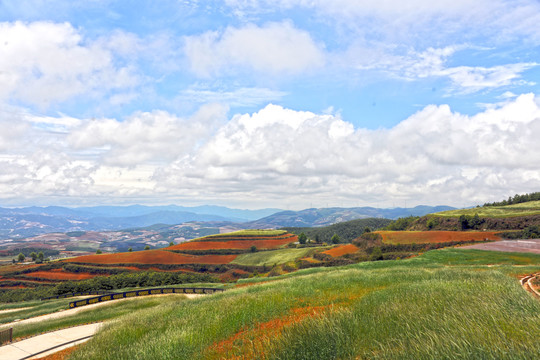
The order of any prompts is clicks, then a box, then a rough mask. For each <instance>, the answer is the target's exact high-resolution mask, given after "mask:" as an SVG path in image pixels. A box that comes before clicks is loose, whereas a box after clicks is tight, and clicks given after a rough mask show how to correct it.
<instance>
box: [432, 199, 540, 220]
mask: <svg viewBox="0 0 540 360" xmlns="http://www.w3.org/2000/svg"><path fill="white" fill-rule="evenodd" d="M475 214H478V216H480V217H496V218H498V217H515V216H529V215H539V214H540V201H529V202H524V203H521V204H515V205H507V206H485V207H479V208H471V209H459V210H449V211H443V212H439V213H435V214H431V216H447V217H459V216H460V215H470V216H474V215H475Z"/></svg>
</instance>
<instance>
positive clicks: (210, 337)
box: [72, 253, 540, 359]
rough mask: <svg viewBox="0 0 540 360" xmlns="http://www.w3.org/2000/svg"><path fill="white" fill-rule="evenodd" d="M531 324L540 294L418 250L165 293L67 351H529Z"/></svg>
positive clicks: (186, 355)
mask: <svg viewBox="0 0 540 360" xmlns="http://www.w3.org/2000/svg"><path fill="white" fill-rule="evenodd" d="M451 255H452V254H450V253H446V254H445V256H446V257H447V259H446V260H448V258H450V257H451ZM458 255H459V253H454V254H453V256H458ZM443 257H444V256H443ZM443 260H444V259H443ZM505 266H508V265H505ZM537 266H538V267H540V263H537ZM479 269H481V270H482V271H478V270H479ZM538 334H540V302H538V301H537V300H535V299H534V298H533V297H532V296H530V295H529V294H528V293H526V292H525V291H523V289H522V288H521V287H520V285H519V283H518V281H516V280H515V279H512V278H510V277H508V276H506V275H505V274H503V273H502V272H501V271H499V269H495V268H491V267H487V266H485V265H484V266H482V267H480V266H478V265H450V266H448V265H446V264H444V261H442V260H441V259H438V260H437V259H429V257H427V259H426V258H419V259H411V260H410V261H381V262H373V263H363V264H359V265H354V266H348V267H343V268H331V269H309V270H308V271H301V272H298V273H295V274H293V275H289V276H286V277H283V278H281V279H280V280H278V281H272V282H268V283H264V284H257V285H253V286H248V287H244V288H239V289H235V290H229V291H227V292H225V293H222V294H216V295H211V296H208V297H204V298H199V299H195V300H192V301H189V302H187V301H184V302H178V303H172V302H168V303H164V304H162V305H159V306H156V307H153V308H152V309H150V310H145V311H139V312H136V313H133V314H129V315H127V316H125V317H123V318H121V319H120V320H119V321H118V323H115V324H113V325H111V326H110V327H108V328H107V329H105V330H104V331H102V332H101V333H99V334H98V335H97V336H96V337H94V339H93V340H91V341H90V342H89V343H87V344H86V345H84V346H82V347H81V349H80V350H78V351H77V352H75V353H74V354H73V357H72V358H74V359H149V358H152V359H221V358H234V357H239V358H254V359H255V358H267V359H334V358H336V359H348V358H352V359H356V358H358V359H363V358H375V359H504V358H508V359H513V358H515V359H533V358H538V355H539V354H540V342H539V341H538V338H537V335H538Z"/></svg>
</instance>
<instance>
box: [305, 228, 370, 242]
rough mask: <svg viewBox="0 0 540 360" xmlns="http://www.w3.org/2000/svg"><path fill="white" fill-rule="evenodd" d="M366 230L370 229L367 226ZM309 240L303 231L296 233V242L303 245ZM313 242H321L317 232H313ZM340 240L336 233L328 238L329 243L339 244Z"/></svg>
mask: <svg viewBox="0 0 540 360" xmlns="http://www.w3.org/2000/svg"><path fill="white" fill-rule="evenodd" d="M367 230H368V231H371V230H369V228H367ZM310 240H311V239H308V237H307V235H306V234H305V233H303V232H301V233H300V235H298V243H299V244H300V245H305V244H306V243H307V242H308V241H310ZM313 242H314V243H316V244H320V243H321V239H320V237H319V235H318V234H315V239H313ZM340 242H341V238H340V237H339V235H338V234H334V235H332V237H331V238H330V243H332V244H339V243H340Z"/></svg>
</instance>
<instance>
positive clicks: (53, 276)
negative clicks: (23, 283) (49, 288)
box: [25, 269, 97, 280]
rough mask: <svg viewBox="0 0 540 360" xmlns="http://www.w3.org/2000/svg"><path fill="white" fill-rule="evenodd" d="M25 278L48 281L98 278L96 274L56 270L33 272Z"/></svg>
mask: <svg viewBox="0 0 540 360" xmlns="http://www.w3.org/2000/svg"><path fill="white" fill-rule="evenodd" d="M25 276H28V277H31V278H39V279H46V280H84V279H91V278H93V277H96V276H97V275H96V274H88V273H76V274H75V273H68V272H64V271H62V269H54V270H49V271H36V272H31V273H28V274H25Z"/></svg>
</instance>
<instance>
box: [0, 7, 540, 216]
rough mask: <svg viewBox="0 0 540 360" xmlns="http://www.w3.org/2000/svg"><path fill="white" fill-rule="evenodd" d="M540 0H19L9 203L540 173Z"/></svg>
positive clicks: (483, 179)
mask: <svg viewBox="0 0 540 360" xmlns="http://www.w3.org/2000/svg"><path fill="white" fill-rule="evenodd" d="M538 24H540V2H539V1H537V0H475V1H470V0H438V1H432V0H410V1H398V0H395V1H394V0H363V1H360V0H358V1H348V0H333V1H327V0H221V1H211V0H210V1H196V0H193V1H189V0H185V1H181V0H160V1H157V2H156V1H147V0H137V1H134V0H129V1H128V0H119V1H113V0H88V1H69V0H65V1H58V0H32V1H30V0H0V206H3V207H14V206H28V205H39V206H46V205H64V206H86V205H129V204H148V205H158V204H177V205H185V206H193V205H202V204H214V205H224V206H229V207H236V208H250V209H256V208H266V207H278V208H282V209H291V210H299V209H303V208H308V207H330V206H340V207H353V206H375V207H398V206H399V207H412V206H415V205H420V204H424V205H451V206H456V207H464V206H473V205H477V204H480V205H481V204H483V203H485V202H488V201H499V200H502V199H505V198H507V197H508V196H512V195H514V194H522V193H528V192H535V191H540V140H539V138H540V85H539V84H538V82H539V81H540V25H538Z"/></svg>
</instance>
